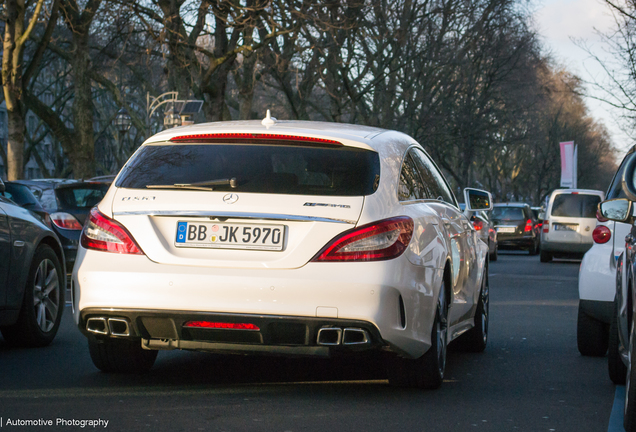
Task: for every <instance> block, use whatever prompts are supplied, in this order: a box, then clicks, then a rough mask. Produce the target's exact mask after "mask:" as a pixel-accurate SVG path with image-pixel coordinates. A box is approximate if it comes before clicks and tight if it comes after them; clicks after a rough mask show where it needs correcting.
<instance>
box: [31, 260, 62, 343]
mask: <svg viewBox="0 0 636 432" xmlns="http://www.w3.org/2000/svg"><path fill="white" fill-rule="evenodd" d="M33 306H34V308H35V318H36V322H37V325H38V327H39V328H40V330H42V332H44V333H46V332H49V331H51V329H52V328H53V326H54V325H55V322H56V318H57V315H58V313H59V309H60V285H59V278H58V275H57V270H56V269H55V265H54V264H53V262H52V261H51V260H49V259H48V258H47V259H43V260H42V261H41V262H40V264H39V265H38V269H37V271H36V273H35V278H34V281H33Z"/></svg>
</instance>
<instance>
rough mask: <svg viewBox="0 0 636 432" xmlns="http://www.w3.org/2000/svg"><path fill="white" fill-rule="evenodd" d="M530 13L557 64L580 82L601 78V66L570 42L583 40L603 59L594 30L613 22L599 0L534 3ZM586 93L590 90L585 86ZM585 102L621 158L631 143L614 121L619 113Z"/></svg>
mask: <svg viewBox="0 0 636 432" xmlns="http://www.w3.org/2000/svg"><path fill="white" fill-rule="evenodd" d="M532 10H533V11H534V21H535V26H536V30H537V31H538V33H539V36H540V39H541V41H542V42H543V44H544V47H545V49H546V50H548V51H549V52H551V53H552V55H553V57H554V58H555V59H556V60H557V61H558V62H559V64H562V65H563V66H565V67H566V69H567V70H569V71H570V72H572V73H574V74H576V75H578V76H579V77H581V78H582V79H583V80H584V81H592V80H594V79H595V78H596V79H599V78H600V79H602V78H603V76H604V74H603V70H602V68H601V66H600V65H598V63H597V62H596V61H595V60H593V59H591V58H590V55H589V54H588V53H587V52H585V50H583V49H582V48H580V47H579V46H577V45H576V44H575V43H574V41H573V39H574V40H583V41H585V44H586V45H587V46H589V47H590V48H591V49H592V51H593V52H594V53H595V54H596V55H598V56H599V57H601V58H602V57H604V56H607V54H605V50H604V49H603V44H602V42H601V39H600V37H599V36H598V35H597V34H596V32H595V30H600V31H601V32H605V31H608V30H610V29H611V28H612V27H613V25H614V20H613V18H612V16H611V14H610V13H609V9H608V7H607V6H606V5H605V4H604V3H603V2H602V1H601V0H534V4H533V9H532ZM588 91H593V88H592V87H590V86H588ZM597 94H598V93H597ZM585 101H586V105H587V107H588V109H589V111H590V115H591V116H592V117H593V118H594V119H595V120H597V121H599V122H601V123H603V124H604V125H605V126H606V127H607V129H608V130H609V132H610V134H611V136H612V141H613V142H614V144H615V146H616V147H617V148H618V149H619V151H620V152H621V153H620V155H619V157H620V158H622V156H623V154H624V153H625V152H626V151H627V150H628V149H629V147H630V146H631V145H632V141H631V140H630V139H629V137H628V136H627V135H626V134H625V133H624V132H622V131H621V130H620V127H619V125H618V124H617V122H616V121H615V118H617V117H618V116H619V112H618V111H616V110H615V109H613V108H611V107H609V106H608V105H607V104H605V103H603V102H600V101H597V100H595V99H593V98H585Z"/></svg>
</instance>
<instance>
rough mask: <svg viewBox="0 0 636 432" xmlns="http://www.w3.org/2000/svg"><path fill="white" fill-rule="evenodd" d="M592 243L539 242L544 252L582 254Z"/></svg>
mask: <svg viewBox="0 0 636 432" xmlns="http://www.w3.org/2000/svg"><path fill="white" fill-rule="evenodd" d="M593 244H594V243H566V242H553V241H548V240H546V239H545V238H544V239H542V241H541V249H542V250H544V251H546V252H552V253H563V254H568V253H575V254H584V253H586V252H587V251H588V250H590V248H591V247H592V245H593Z"/></svg>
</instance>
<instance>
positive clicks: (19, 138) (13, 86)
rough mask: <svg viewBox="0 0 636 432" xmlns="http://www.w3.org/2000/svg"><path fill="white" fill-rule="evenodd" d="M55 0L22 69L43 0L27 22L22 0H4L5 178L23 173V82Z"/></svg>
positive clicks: (33, 66) (38, 56)
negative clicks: (6, 167)
mask: <svg viewBox="0 0 636 432" xmlns="http://www.w3.org/2000/svg"><path fill="white" fill-rule="evenodd" d="M58 4H59V3H58V1H53V2H52V3H51V13H50V15H49V19H48V24H47V28H46V30H45V34H44V37H43V38H42V39H41V42H40V46H39V47H38V48H37V49H36V51H35V54H34V55H33V57H32V58H31V63H30V64H29V66H27V67H26V68H24V52H25V49H26V46H27V42H28V41H29V37H30V36H31V34H32V33H33V32H34V30H35V28H36V25H37V23H38V19H39V16H40V13H41V12H42V10H43V8H44V0H38V1H37V3H36V4H35V7H34V8H33V10H32V14H31V18H30V20H29V21H27V19H26V16H27V3H26V1H25V0H6V2H5V5H4V6H5V7H4V10H5V17H4V18H5V19H4V21H5V27H4V30H5V31H4V44H3V55H2V89H3V94H4V100H5V104H6V107H7V117H8V122H7V123H8V130H9V138H8V142H7V144H8V145H7V158H6V159H7V166H8V173H7V177H8V179H9V180H17V179H20V178H22V177H23V174H24V162H25V161H24V130H25V125H24V118H25V115H26V111H25V105H24V92H23V89H24V85H25V84H27V83H28V82H29V79H30V78H31V76H32V73H33V70H34V69H36V68H37V63H38V62H39V61H40V59H41V56H42V54H43V52H44V49H45V47H46V44H47V43H48V37H50V34H51V31H52V27H53V26H54V25H55V21H56V19H57V8H58Z"/></svg>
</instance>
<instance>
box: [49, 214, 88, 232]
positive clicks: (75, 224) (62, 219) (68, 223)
mask: <svg viewBox="0 0 636 432" xmlns="http://www.w3.org/2000/svg"><path fill="white" fill-rule="evenodd" d="M49 217H50V218H51V222H53V223H54V224H55V226H57V227H58V228H62V229H68V230H81V229H82V224H81V223H79V221H78V220H77V219H76V218H75V216H73V215H72V214H69V213H64V212H56V213H51V214H50V216H49Z"/></svg>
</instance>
